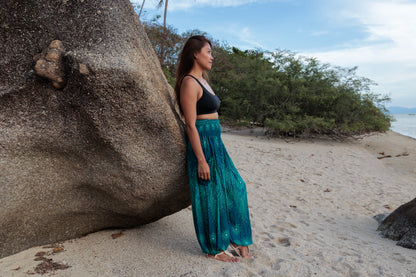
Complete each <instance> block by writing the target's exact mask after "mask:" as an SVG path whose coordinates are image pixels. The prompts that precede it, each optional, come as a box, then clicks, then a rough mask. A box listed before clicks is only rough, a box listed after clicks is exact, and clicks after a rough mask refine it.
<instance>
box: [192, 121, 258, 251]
mask: <svg viewBox="0 0 416 277" xmlns="http://www.w3.org/2000/svg"><path fill="white" fill-rule="evenodd" d="M195 125H196V128H197V129H198V133H199V136H200V139H201V146H202V150H203V152H204V154H205V159H206V160H207V162H208V165H209V168H210V173H211V180H202V179H200V178H198V161H197V159H196V156H195V154H194V152H193V150H192V147H191V144H190V142H189V139H187V162H188V175H189V185H190V190H191V203H192V215H193V219H194V226H195V232H196V236H197V239H198V242H199V245H200V246H201V248H202V251H203V252H204V253H207V254H218V253H219V252H221V251H223V250H226V249H227V248H228V246H229V244H230V242H232V243H234V244H237V245H242V246H246V245H250V244H252V243H253V240H252V236H251V225H250V217H249V212H248V203H247V191H246V184H245V182H244V181H243V179H242V178H241V176H240V174H239V173H238V171H237V169H236V168H235V166H234V164H233V162H232V160H231V158H230V156H229V155H228V153H227V150H226V149H225V146H224V144H223V142H222V139H221V126H220V123H219V121H218V119H199V120H197V121H196V124H195Z"/></svg>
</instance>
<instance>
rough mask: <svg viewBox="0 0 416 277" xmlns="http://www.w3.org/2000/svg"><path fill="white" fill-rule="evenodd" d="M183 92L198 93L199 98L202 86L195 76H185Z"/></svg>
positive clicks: (182, 86)
mask: <svg viewBox="0 0 416 277" xmlns="http://www.w3.org/2000/svg"><path fill="white" fill-rule="evenodd" d="M181 94H185V95H193V96H195V95H196V96H198V98H199V96H200V95H202V88H201V86H200V85H199V84H198V82H197V81H196V80H195V79H194V78H192V77H190V76H185V77H184V78H183V80H182V84H181Z"/></svg>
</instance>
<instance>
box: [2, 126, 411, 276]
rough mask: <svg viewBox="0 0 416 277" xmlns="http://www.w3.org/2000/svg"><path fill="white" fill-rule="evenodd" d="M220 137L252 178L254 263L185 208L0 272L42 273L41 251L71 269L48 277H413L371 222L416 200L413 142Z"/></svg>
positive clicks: (17, 257)
mask: <svg viewBox="0 0 416 277" xmlns="http://www.w3.org/2000/svg"><path fill="white" fill-rule="evenodd" d="M223 140H224V143H225V145H226V147H227V149H228V152H229V154H230V156H231V157H232V159H233V161H234V163H235V165H236V167H237V168H238V169H239V171H240V174H241V175H242V177H243V178H244V179H245V181H246V183H247V190H248V201H249V206H250V215H251V220H252V227H253V240H254V244H253V245H252V246H251V251H252V254H253V255H254V256H255V260H242V261H241V262H240V263H238V264H229V263H222V262H218V261H215V260H212V259H208V258H207V257H206V256H205V255H204V254H203V253H202V252H201V250H200V248H199V245H198V243H197V240H196V237H195V232H194V229H193V228H194V227H193V223H192V213H191V210H190V208H189V207H188V208H186V209H184V210H182V211H180V212H178V213H176V214H173V215H171V216H168V217H165V218H163V219H161V220H159V221H157V222H154V223H151V224H148V225H145V226H141V227H137V228H133V229H126V230H120V229H114V230H104V231H100V232H96V233H92V234H89V235H87V236H84V237H81V238H77V239H73V240H68V241H63V242H61V243H59V244H57V245H44V246H38V247H33V248H31V249H27V250H25V251H22V252H19V253H17V254H14V255H11V256H8V257H5V258H2V259H0V276H1V277H7V276H28V275H38V273H36V271H39V270H40V269H39V267H38V270H35V268H36V267H37V266H38V265H39V264H40V263H41V262H42V260H41V259H39V255H40V256H41V257H43V260H47V259H52V260H49V266H50V265H51V264H52V263H53V262H55V263H57V264H55V266H56V267H60V266H59V265H61V266H62V265H67V266H69V267H68V268H66V269H57V270H52V271H49V272H47V273H46V274H44V276H52V275H53V276H77V277H78V276H178V277H179V276H182V277H185V276H186V277H191V276H334V277H335V276H416V250H410V249H406V248H402V247H399V246H396V243H395V242H394V241H391V240H388V239H385V238H382V237H381V236H380V235H379V234H378V232H377V230H376V229H377V227H378V223H377V221H376V220H375V219H373V216H375V215H377V214H381V213H390V212H392V211H393V210H394V209H396V208H397V207H398V206H400V205H401V204H404V203H406V202H408V201H410V200H412V199H413V198H415V197H416V185H415V183H416V140H415V139H412V138H409V137H405V136H402V135H399V134H397V133H394V132H391V131H389V132H387V133H381V134H371V135H365V136H361V137H359V138H356V139H348V140H346V141H342V142H339V141H335V140H331V139H313V140H295V139H278V138H268V137H266V136H261V135H256V134H255V133H253V134H251V135H250V134H249V132H245V133H243V134H242V133H240V134H236V133H234V132H225V133H223ZM379 158H381V159H379ZM113 237H114V238H113ZM39 252H45V253H43V254H37V255H38V256H36V253H39ZM35 258H38V260H37V261H36V260H34V259H35ZM39 272H40V271H39Z"/></svg>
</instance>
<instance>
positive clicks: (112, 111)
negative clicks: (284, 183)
mask: <svg viewBox="0 0 416 277" xmlns="http://www.w3.org/2000/svg"><path fill="white" fill-rule="evenodd" d="M0 18H1V24H0V40H1V43H0V53H1V56H0V61H1V67H0V207H1V209H0V257H4V256H7V255H11V254H13V253H16V252H19V251H21V250H23V249H26V248H29V247H32V246H36V245H42V244H47V243H52V242H56V241H59V240H65V239H69V238H74V237H78V236H81V235H83V234H87V233H90V232H94V231H97V230H100V229H103V228H109V227H118V228H120V227H132V226H137V225H140V224H146V223H148V222H152V221H155V220H157V219H159V218H161V217H163V216H166V215H169V214H172V213H174V212H176V211H178V210H181V209H182V208H185V207H187V206H188V205H189V204H190V200H189V191H188V189H189V188H188V181H187V174H186V167H185V164H186V160H185V149H186V148H185V143H184V138H185V131H184V128H183V122H182V121H181V119H180V117H179V115H178V113H177V111H176V107H175V104H174V97H173V90H172V88H171V87H170V86H169V84H168V83H167V81H166V79H165V77H164V75H163V72H162V70H161V68H160V65H159V62H158V59H157V57H156V55H155V53H154V51H153V49H152V46H151V44H150V42H149V40H148V38H147V36H146V34H145V32H144V30H143V28H142V26H141V24H140V21H139V19H138V17H137V15H136V14H135V12H134V9H133V7H132V4H131V3H130V2H129V1H128V0H119V1H113V0H94V1H83V0H81V1H66V0H64V1H62V0H36V1H35V0H22V1H2V4H1V5H0Z"/></svg>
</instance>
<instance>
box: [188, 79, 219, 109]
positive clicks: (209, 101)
mask: <svg viewBox="0 0 416 277" xmlns="http://www.w3.org/2000/svg"><path fill="white" fill-rule="evenodd" d="M186 76H190V77H192V78H194V79H195V80H196V81H197V82H198V84H199V85H200V86H201V87H202V97H201V98H199V100H198V102H196V114H197V115H200V114H210V113H216V112H217V111H218V109H219V108H220V103H221V100H220V99H219V98H218V96H216V95H214V94H212V93H211V92H209V91H208V90H207V89H206V88H205V87H204V86H203V85H202V84H201V83H200V82H199V80H198V79H197V78H195V77H194V76H192V75H186Z"/></svg>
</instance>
